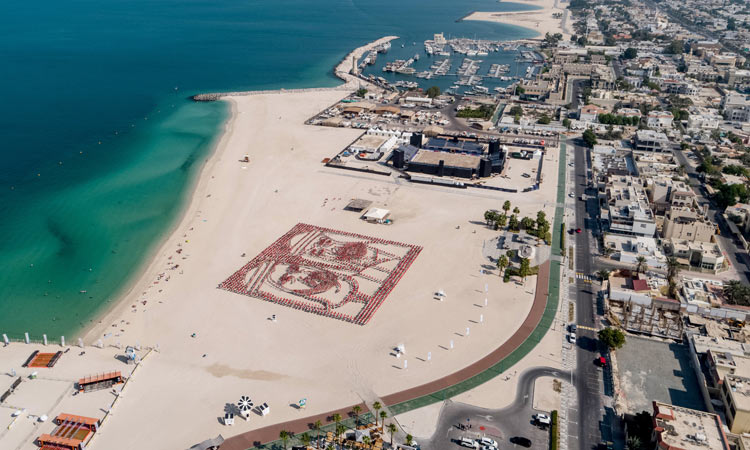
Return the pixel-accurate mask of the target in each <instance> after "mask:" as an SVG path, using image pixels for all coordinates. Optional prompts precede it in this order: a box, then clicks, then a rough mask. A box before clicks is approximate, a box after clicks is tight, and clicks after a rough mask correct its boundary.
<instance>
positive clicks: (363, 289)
mask: <svg viewBox="0 0 750 450" xmlns="http://www.w3.org/2000/svg"><path fill="white" fill-rule="evenodd" d="M420 251H422V247H419V246H416V245H409V244H402V243H400V242H394V241H389V240H385V239H379V238H373V237H369V236H363V235H360V234H354V233H347V232H344V231H337V230H331V229H328V228H321V227H316V226H314V225H307V224H303V223H300V224H297V225H295V226H294V228H292V229H291V230H290V231H289V232H288V233H286V234H285V235H284V236H282V237H281V238H280V239H279V240H277V241H276V242H274V243H273V244H271V246H270V247H268V248H267V249H265V250H263V252H262V253H261V254H259V255H258V256H256V257H255V258H254V259H253V260H252V261H250V262H249V263H247V264H246V265H245V266H244V267H242V268H241V269H240V270H238V271H237V272H235V273H234V274H232V275H231V276H230V277H229V278H227V280H226V281H224V282H223V283H221V284H220V285H219V288H220V289H224V290H227V291H231V292H235V293H238V294H243V295H247V296H250V297H257V298H260V299H263V300H267V301H270V302H274V303H278V304H281V305H286V306H289V307H292V308H295V309H299V310H303V311H307V312H312V313H316V314H321V315H324V316H328V317H333V318H335V319H340V320H345V321H347V322H351V323H356V324H358V325H364V324H366V323H367V322H368V321H369V320H370V318H372V315H373V314H374V313H375V311H377V310H378V308H379V307H380V305H382V304H383V302H384V301H385V298H386V297H387V296H388V294H389V293H390V292H391V290H393V288H394V287H395V286H396V284H398V282H399V280H401V277H402V276H403V275H404V273H406V270H407V269H408V268H409V266H410V265H411V263H412V262H413V261H414V258H416V257H417V255H418V254H419V252H420Z"/></svg>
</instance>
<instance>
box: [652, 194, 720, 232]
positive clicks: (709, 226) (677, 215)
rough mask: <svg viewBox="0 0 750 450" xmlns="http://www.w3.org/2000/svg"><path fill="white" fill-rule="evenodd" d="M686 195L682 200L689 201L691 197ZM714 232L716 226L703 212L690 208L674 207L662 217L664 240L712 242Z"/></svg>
mask: <svg viewBox="0 0 750 450" xmlns="http://www.w3.org/2000/svg"><path fill="white" fill-rule="evenodd" d="M686 194H687V195H685V196H684V198H685V199H686V200H688V199H690V200H691V199H692V196H690V195H689V193H686ZM688 201H689V200H688ZM715 232H716V225H715V224H714V223H713V222H711V221H710V220H709V219H708V218H707V217H706V215H705V214H704V213H703V212H699V211H697V210H696V209H694V208H691V207H690V206H678V205H674V206H672V207H671V208H670V209H669V210H668V211H667V213H666V215H665V216H664V225H663V226H662V232H661V234H662V237H664V239H675V240H686V241H691V242H713V237H714V233H715Z"/></svg>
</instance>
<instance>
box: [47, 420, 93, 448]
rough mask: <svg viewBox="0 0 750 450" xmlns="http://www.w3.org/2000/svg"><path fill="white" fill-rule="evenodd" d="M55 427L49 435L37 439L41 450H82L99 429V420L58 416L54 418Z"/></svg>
mask: <svg viewBox="0 0 750 450" xmlns="http://www.w3.org/2000/svg"><path fill="white" fill-rule="evenodd" d="M55 424H56V425H57V427H56V428H55V429H54V430H53V431H52V433H50V434H42V435H41V436H39V437H38V438H37V443H38V444H39V446H41V450H83V449H84V448H86V444H87V443H88V442H89V441H90V440H91V438H92V437H93V436H94V433H95V432H96V430H98V429H99V425H100V423H99V419H95V418H93V417H84V416H76V415H73V414H65V413H63V414H59V415H58V416H57V417H56V418H55Z"/></svg>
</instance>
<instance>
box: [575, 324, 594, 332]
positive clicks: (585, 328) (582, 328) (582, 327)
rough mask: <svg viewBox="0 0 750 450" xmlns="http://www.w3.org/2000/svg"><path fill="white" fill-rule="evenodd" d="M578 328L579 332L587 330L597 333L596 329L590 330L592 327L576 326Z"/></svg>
mask: <svg viewBox="0 0 750 450" xmlns="http://www.w3.org/2000/svg"><path fill="white" fill-rule="evenodd" d="M578 328H580V329H581V330H589V331H599V330H597V329H596V328H592V327H587V326H585V325H578Z"/></svg>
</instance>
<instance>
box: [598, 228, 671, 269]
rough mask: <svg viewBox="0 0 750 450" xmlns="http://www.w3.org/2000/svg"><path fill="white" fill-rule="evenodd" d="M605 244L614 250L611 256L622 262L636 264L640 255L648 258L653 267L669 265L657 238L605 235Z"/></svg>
mask: <svg viewBox="0 0 750 450" xmlns="http://www.w3.org/2000/svg"><path fill="white" fill-rule="evenodd" d="M604 246H605V247H607V248H611V249H612V250H614V253H612V255H611V257H612V258H613V259H616V260H619V261H620V262H622V263H628V264H632V265H635V264H637V263H638V257H639V256H643V257H644V258H646V264H648V267H649V268H652V269H664V268H666V267H667V257H666V256H665V255H664V253H663V252H662V251H661V248H659V244H657V243H656V239H654V238H648V237H643V236H621V235H617V234H610V233H608V234H606V235H604Z"/></svg>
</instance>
